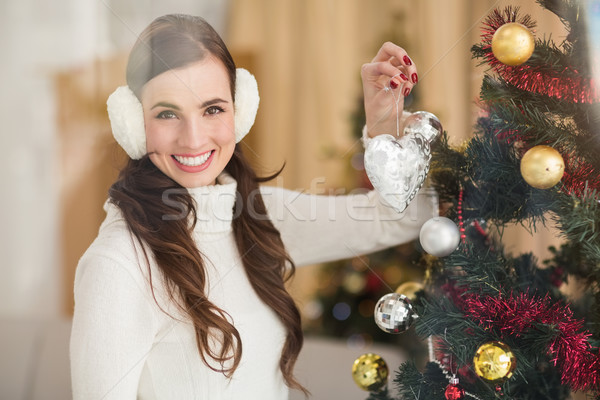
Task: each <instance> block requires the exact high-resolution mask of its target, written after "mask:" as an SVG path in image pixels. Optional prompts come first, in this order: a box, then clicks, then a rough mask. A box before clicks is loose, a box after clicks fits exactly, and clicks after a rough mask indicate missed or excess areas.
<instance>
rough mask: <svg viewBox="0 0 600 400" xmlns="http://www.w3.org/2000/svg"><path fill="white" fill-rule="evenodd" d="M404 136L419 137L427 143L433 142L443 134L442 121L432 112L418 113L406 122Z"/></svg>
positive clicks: (409, 117)
mask: <svg viewBox="0 0 600 400" xmlns="http://www.w3.org/2000/svg"><path fill="white" fill-rule="evenodd" d="M403 132H404V135H405V136H406V135H419V136H422V137H423V139H425V141H426V142H427V143H431V142H433V141H434V140H435V139H437V137H438V136H440V135H441V134H442V132H443V128H442V124H441V122H440V120H439V119H438V118H437V117H436V116H435V115H433V114H432V113H430V112H427V111H417V112H414V113H412V114H411V115H410V116H408V117H407V118H406V119H405V120H404V128H403Z"/></svg>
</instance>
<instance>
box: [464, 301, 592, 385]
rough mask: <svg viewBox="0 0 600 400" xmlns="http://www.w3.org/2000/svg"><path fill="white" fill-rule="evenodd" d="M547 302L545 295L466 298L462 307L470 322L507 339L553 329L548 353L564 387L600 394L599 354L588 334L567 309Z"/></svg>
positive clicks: (580, 322)
mask: <svg viewBox="0 0 600 400" xmlns="http://www.w3.org/2000/svg"><path fill="white" fill-rule="evenodd" d="M550 302H551V300H550V298H549V297H548V295H546V297H544V298H535V297H532V296H529V295H527V294H524V293H522V294H520V295H517V296H512V295H511V296H510V297H508V298H505V297H503V296H502V295H498V296H497V297H490V296H477V295H474V294H467V295H464V296H463V299H462V306H463V310H464V312H465V314H466V315H468V316H469V318H471V319H473V320H475V321H478V322H479V324H480V325H482V326H483V327H484V328H486V329H492V328H494V329H496V330H498V331H499V332H500V333H501V334H502V335H506V336H514V337H519V336H520V335H521V334H522V333H523V332H525V331H527V330H529V329H535V326H536V325H540V324H543V325H548V326H551V327H554V328H555V329H556V330H557V331H558V334H557V335H556V337H555V338H554V339H552V341H551V342H550V343H549V346H548V353H549V354H550V356H551V357H552V360H551V362H552V363H553V364H554V365H555V366H557V367H558V368H559V369H560V371H561V378H562V382H563V384H568V385H569V386H570V387H571V388H572V389H573V390H584V391H587V390H597V391H598V390H600V353H599V352H598V350H596V351H594V352H593V351H592V349H591V345H590V344H589V341H588V338H589V337H590V335H591V334H590V333H589V332H587V331H582V327H583V322H582V321H580V320H577V319H574V318H573V312H572V311H571V309H570V308H569V307H568V306H566V305H561V304H558V303H554V304H551V303H550Z"/></svg>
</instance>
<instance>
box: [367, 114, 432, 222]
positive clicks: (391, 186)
mask: <svg viewBox="0 0 600 400" xmlns="http://www.w3.org/2000/svg"><path fill="white" fill-rule="evenodd" d="M403 131H404V136H402V137H400V138H398V137H396V136H392V135H378V136H376V137H374V138H373V139H371V140H370V141H369V144H368V145H367V148H366V150H365V156H364V157H365V158H364V161H365V171H366V172H367V176H368V177H369V180H370V181H371V184H372V185H373V187H374V188H375V189H376V190H377V191H378V192H379V194H381V196H382V197H383V198H384V199H385V200H386V201H387V203H388V204H390V205H391V206H392V207H393V208H394V209H395V210H396V211H398V212H402V211H404V210H405V209H406V207H408V205H409V204H410V202H411V201H412V200H413V198H414V197H415V195H416V194H417V192H418V191H419V189H420V188H421V186H422V185H423V182H424V181H425V178H426V177H427V173H428V172H429V161H430V160H431V147H430V143H431V142H432V141H433V140H435V139H436V138H437V137H438V136H439V135H440V134H441V133H442V124H441V123H440V121H439V120H438V119H437V117H436V116H435V115H433V114H431V113H429V112H426V111H417V112H415V113H413V114H412V115H410V116H409V117H407V118H406V120H405V121H404V128H403Z"/></svg>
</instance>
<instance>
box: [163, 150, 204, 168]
mask: <svg viewBox="0 0 600 400" xmlns="http://www.w3.org/2000/svg"><path fill="white" fill-rule="evenodd" d="M214 153H215V151H214V150H210V151H207V152H206V153H203V154H200V155H196V156H194V155H175V154H173V155H172V156H171V157H172V158H173V160H174V161H175V165H177V167H179V168H180V169H181V170H183V171H185V172H199V171H202V170H203V169H205V168H207V167H208V166H209V165H210V162H211V161H212V155H213V154H214Z"/></svg>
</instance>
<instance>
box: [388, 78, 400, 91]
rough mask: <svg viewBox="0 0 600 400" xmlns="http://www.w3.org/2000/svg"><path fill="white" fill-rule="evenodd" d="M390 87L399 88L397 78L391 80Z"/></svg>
mask: <svg viewBox="0 0 600 400" xmlns="http://www.w3.org/2000/svg"><path fill="white" fill-rule="evenodd" d="M390 87H391V88H392V89H398V82H396V81H395V80H393V79H392V80H390Z"/></svg>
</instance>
